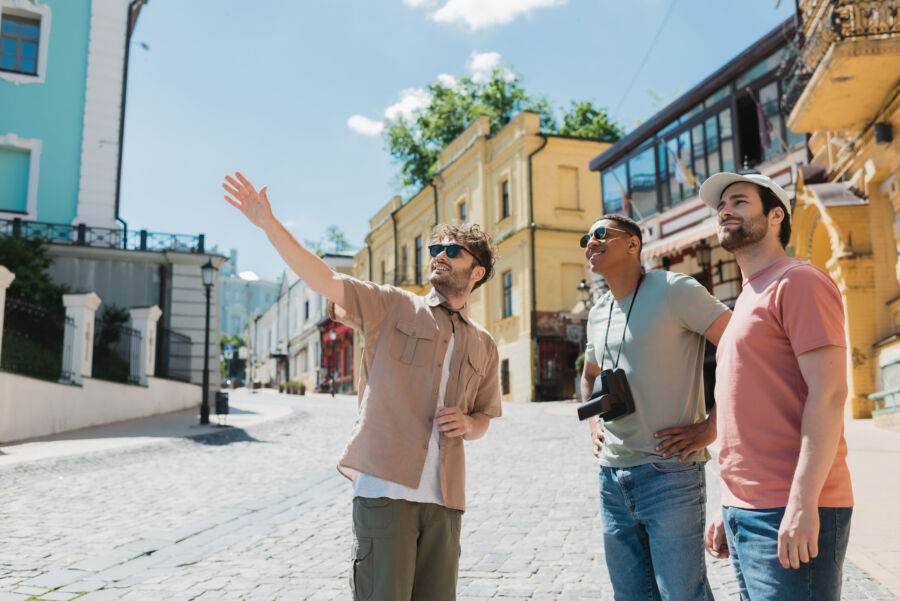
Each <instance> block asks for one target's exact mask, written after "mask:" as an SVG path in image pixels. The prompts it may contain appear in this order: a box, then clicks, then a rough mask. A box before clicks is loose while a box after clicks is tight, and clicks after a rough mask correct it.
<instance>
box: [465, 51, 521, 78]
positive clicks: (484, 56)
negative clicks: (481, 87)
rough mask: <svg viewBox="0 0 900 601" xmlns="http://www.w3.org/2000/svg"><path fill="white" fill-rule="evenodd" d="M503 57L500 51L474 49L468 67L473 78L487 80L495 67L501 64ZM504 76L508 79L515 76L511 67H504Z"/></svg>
mask: <svg viewBox="0 0 900 601" xmlns="http://www.w3.org/2000/svg"><path fill="white" fill-rule="evenodd" d="M501 61H502V57H501V56H500V53H499V52H478V51H473V52H472V54H471V56H469V61H468V62H467V63H466V67H467V68H468V69H469V71H471V72H472V80H473V81H477V82H485V81H488V80H489V79H490V78H491V73H493V72H494V69H496V68H497V67H499V66H500V65H501ZM503 71H504V74H503V75H504V77H505V78H506V79H507V80H510V79H512V78H513V77H514V76H513V74H512V72H511V71H510V70H509V69H506V68H504V70H503Z"/></svg>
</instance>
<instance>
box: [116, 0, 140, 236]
mask: <svg viewBox="0 0 900 601" xmlns="http://www.w3.org/2000/svg"><path fill="white" fill-rule="evenodd" d="M147 2H148V0H132V1H131V3H130V4H129V5H128V14H127V19H128V22H127V23H126V24H125V63H124V66H123V68H122V101H121V103H120V104H119V161H118V164H117V165H116V221H120V222H121V223H122V229H124V230H125V235H124V236H123V237H122V248H125V245H126V241H127V240H128V224H127V223H125V220H124V219H122V218H121V217H120V216H119V199H120V197H121V194H122V150H123V148H122V144H123V143H124V141H125V95H126V93H127V92H128V57H129V54H130V50H131V34H132V33H134V27H135V25H137V20H138V15H139V14H140V12H141V7H143V6H144V5H145V4H147Z"/></svg>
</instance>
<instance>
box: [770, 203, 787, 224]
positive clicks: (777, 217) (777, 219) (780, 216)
mask: <svg viewBox="0 0 900 601" xmlns="http://www.w3.org/2000/svg"><path fill="white" fill-rule="evenodd" d="M776 211H777V213H776ZM785 217H786V215H785V212H784V208H783V207H773V208H772V210H771V211H769V223H771V224H773V225H775V224H780V223H781V222H782V221H784V218H785Z"/></svg>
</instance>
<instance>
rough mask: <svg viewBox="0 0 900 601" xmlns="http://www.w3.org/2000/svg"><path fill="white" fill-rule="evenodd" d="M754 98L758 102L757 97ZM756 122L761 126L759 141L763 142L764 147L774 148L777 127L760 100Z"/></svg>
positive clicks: (757, 106) (757, 105) (757, 104)
mask: <svg viewBox="0 0 900 601" xmlns="http://www.w3.org/2000/svg"><path fill="white" fill-rule="evenodd" d="M753 100H754V102H756V99H755V98H754V99H753ZM756 124H757V125H758V126H759V141H760V142H762V145H763V148H772V134H774V133H775V128H774V127H772V122H771V121H769V118H768V117H766V114H765V112H763V109H762V105H760V104H759V103H758V102H756Z"/></svg>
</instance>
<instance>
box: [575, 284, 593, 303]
mask: <svg viewBox="0 0 900 601" xmlns="http://www.w3.org/2000/svg"><path fill="white" fill-rule="evenodd" d="M578 292H579V293H580V294H581V302H583V303H584V306H585V307H590V306H591V304H592V303H591V287H590V286H589V285H588V283H587V280H586V279H585V278H581V283H580V284H578Z"/></svg>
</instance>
